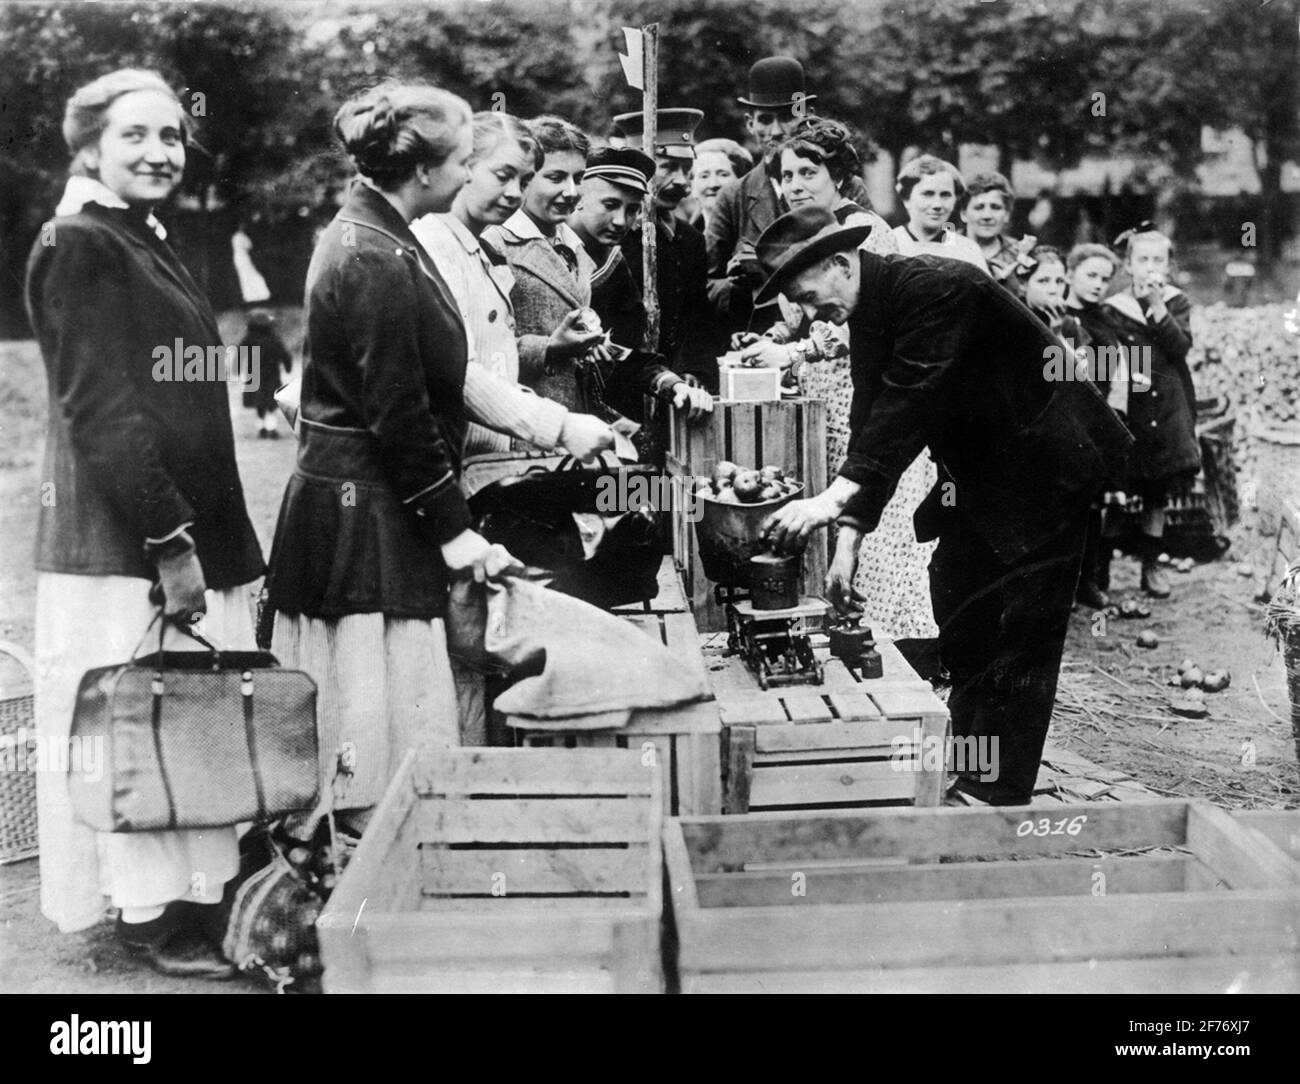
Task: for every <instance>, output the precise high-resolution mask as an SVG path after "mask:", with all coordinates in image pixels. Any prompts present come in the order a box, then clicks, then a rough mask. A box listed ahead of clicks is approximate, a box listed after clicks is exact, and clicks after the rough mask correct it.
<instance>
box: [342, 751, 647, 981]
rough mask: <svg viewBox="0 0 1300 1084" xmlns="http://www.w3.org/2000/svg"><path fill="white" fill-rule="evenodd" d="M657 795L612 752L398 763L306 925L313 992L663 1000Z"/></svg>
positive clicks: (415, 755)
mask: <svg viewBox="0 0 1300 1084" xmlns="http://www.w3.org/2000/svg"><path fill="white" fill-rule="evenodd" d="M661 787H662V773H661V772H660V771H659V769H658V768H657V767H649V768H648V767H646V765H645V764H644V762H643V760H642V758H641V757H640V756H638V755H637V754H636V753H632V752H622V751H619V750H594V749H593V750H582V751H577V752H572V753H568V752H566V753H560V752H548V751H546V750H533V749H528V750H525V749H468V748H467V749H450V750H449V749H421V750H417V751H414V752H412V753H411V754H410V755H409V756H408V757H407V758H406V760H405V761H404V762H403V764H402V768H401V770H400V771H399V772H398V774H397V776H396V778H395V779H394V780H393V783H392V785H391V786H390V787H389V789H388V791H387V793H386V794H385V796H384V799H383V801H382V802H381V803H380V804H379V806H378V807H377V808H376V811H375V814H374V816H373V818H372V820H371V822H370V824H369V825H368V826H367V828H366V832H365V836H364V838H363V839H362V841H361V845H360V846H359V847H358V849H357V852H356V855H355V856H354V857H353V859H352V861H351V862H350V863H349V864H348V867H347V869H346V870H345V871H344V873H343V876H342V877H341V878H340V879H339V883H338V887H337V888H336V889H335V891H334V894H333V896H332V897H331V898H330V901H329V904H328V905H327V906H326V908H325V910H324V913H323V914H322V915H321V917H320V920H319V921H318V923H317V929H318V930H319V933H320V942H321V959H322V962H323V964H324V967H325V975H324V980H323V982H324V988H325V991H326V992H327V993H369V992H376V993H378V992H385V993H425V992H440V993H455V992H463V993H471V992H489V991H490V992H497V991H520V992H525V991H527V992H547V993H559V992H588V991H593V992H594V991H606V992H608V991H619V992H657V991H660V990H662V988H663V968H662V960H661V956H660V920H661V917H662V910H663V903H662V896H663V892H662V877H663V866H662V851H661V849H660V842H659V841H660V832H661V828H662V824H663V813H662V809H663V803H662V798H661V796H660V790H661Z"/></svg>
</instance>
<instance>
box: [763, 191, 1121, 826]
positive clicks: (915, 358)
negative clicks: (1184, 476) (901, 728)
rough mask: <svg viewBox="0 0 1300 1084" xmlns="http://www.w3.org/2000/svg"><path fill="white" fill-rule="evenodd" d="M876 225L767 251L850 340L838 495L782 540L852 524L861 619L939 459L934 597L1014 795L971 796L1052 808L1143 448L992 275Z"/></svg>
mask: <svg viewBox="0 0 1300 1084" xmlns="http://www.w3.org/2000/svg"><path fill="white" fill-rule="evenodd" d="M870 231H871V227H870V226H841V225H839V223H838V222H837V221H836V219H835V216H834V215H833V214H832V213H831V212H830V211H827V210H824V209H822V208H817V207H805V208H800V209H799V210H795V211H791V212H790V213H789V214H787V215H784V216H782V217H781V218H779V219H777V221H776V222H774V223H773V224H772V225H771V226H769V227H768V228H767V229H766V230H765V231H764V232H763V234H762V235H761V236H760V237H759V239H758V245H757V254H758V258H759V260H760V261H761V263H762V265H763V267H764V269H765V270H767V271H768V272H769V278H768V280H767V282H765V283H764V285H763V286H762V287H761V288H760V290H759V291H758V293H757V295H756V297H757V299H758V300H759V301H765V300H768V299H769V298H773V297H775V296H777V294H783V295H784V296H785V297H786V299H787V300H788V301H790V302H791V303H793V304H795V305H797V306H798V307H799V308H801V309H802V310H803V312H804V314H805V315H806V316H807V317H808V318H809V319H810V320H828V321H830V322H831V323H836V324H845V325H847V326H848V328H849V331H850V335H849V350H850V355H849V356H850V374H851V378H852V381H853V405H852V408H851V412H850V424H851V428H852V433H853V436H852V438H851V440H850V443H849V451H848V455H847V457H846V458H845V461H844V464H843V465H842V466H841V467H840V468H839V472H838V475H837V477H836V478H835V480H834V481H833V482H831V484H830V485H829V486H828V487H827V488H826V489H825V490H824V491H823V492H822V493H819V494H817V495H816V496H813V497H811V498H809V499H807V500H800V501H793V502H791V503H790V504H787V505H785V506H784V507H783V508H781V509H779V510H778V511H777V512H775V513H774V514H773V515H772V516H771V517H769V519H768V521H767V522H766V524H765V525H764V532H765V534H766V536H767V538H768V539H769V541H771V542H772V543H773V544H774V545H775V546H777V547H785V548H796V547H798V546H800V545H802V544H804V543H806V542H807V540H808V539H809V537H810V536H811V534H812V533H813V532H814V531H816V530H818V529H820V528H822V527H826V526H828V525H830V524H831V523H837V524H838V525H839V535H838V538H837V542H836V551H835V558H834V560H833V561H832V563H831V568H830V571H829V572H828V574H827V577H826V590H827V595H828V597H829V598H830V600H831V601H832V602H833V603H834V604H835V605H836V607H837V608H838V609H841V610H843V609H847V608H848V606H849V599H850V592H851V585H852V583H853V577H854V573H855V571H856V565H857V554H858V549H859V547H860V545H861V540H862V536H863V534H864V533H866V532H869V531H873V530H875V528H876V525H877V524H878V522H879V520H880V515H881V512H882V511H883V509H884V507H885V504H886V503H887V502H888V501H889V499H890V497H891V496H892V495H893V493H894V489H895V486H896V485H897V483H898V479H899V477H900V476H901V475H902V473H903V471H904V470H905V469H906V468H907V466H908V465H909V464H910V463H911V462H912V460H913V459H915V458H916V456H917V455H918V454H919V453H920V452H921V451H922V449H924V448H926V447H927V446H928V448H929V449H930V453H931V455H932V456H933V458H934V459H935V461H936V462H937V464H938V468H939V469H938V482H937V483H936V485H935V487H934V489H933V490H932V491H931V492H930V494H929V495H928V496H927V497H926V498H925V499H924V500H923V501H922V502H921V503H920V505H919V506H918V507H917V510H916V513H915V516H914V520H915V525H916V535H917V539H918V540H920V541H929V540H931V539H934V538H938V540H939V545H938V548H937V549H936V550H935V553H934V557H933V558H932V559H931V562H930V596H931V600H932V602H933V605H934V617H935V621H936V622H937V623H938V626H939V655H940V658H941V660H942V661H943V664H944V665H945V666H946V667H947V668H948V670H949V672H950V673H951V674H952V680H953V687H952V695H951V697H950V698H949V701H948V706H949V710H950V711H951V713H952V732H953V735H954V736H955V737H959V738H970V737H973V738H976V739H977V740H978V741H980V742H981V743H983V744H984V745H986V746H987V747H988V753H989V755H991V756H995V757H996V760H995V761H994V764H995V765H996V769H997V772H996V779H989V778H987V777H986V776H983V775H971V774H967V773H959V774H958V775H957V777H956V785H957V786H959V787H960V788H961V789H962V790H964V791H966V792H967V793H969V794H972V795H974V796H975V797H978V798H980V799H983V800H985V801H988V802H990V803H992V804H994V805H1019V804H1023V803H1026V802H1028V801H1029V800H1030V798H1031V797H1032V795H1033V790H1034V784H1035V780H1036V778H1037V774H1038V766H1039V761H1040V758H1041V756H1042V751H1043V743H1044V741H1045V739H1046V737H1047V730H1048V726H1049V723H1050V721H1051V717H1052V706H1053V703H1054V700H1055V695H1056V684H1057V677H1058V674H1059V670H1060V665H1061V654H1062V650H1063V648H1064V644H1065V634H1066V631H1067V629H1068V627H1069V622H1070V609H1071V604H1072V603H1073V601H1074V592H1075V585H1076V583H1077V582H1078V579H1079V565H1080V559H1081V556H1082V553H1083V545H1084V534H1085V524H1086V519H1087V515H1088V504H1089V501H1090V500H1091V499H1092V497H1093V496H1094V495H1095V494H1096V492H1097V491H1098V490H1099V489H1100V488H1101V486H1102V484H1103V483H1104V482H1105V480H1106V478H1107V477H1108V476H1109V474H1110V472H1111V471H1112V470H1113V469H1114V467H1115V465H1116V463H1117V462H1118V461H1119V460H1121V458H1122V456H1123V455H1124V454H1125V453H1126V452H1127V449H1128V447H1129V446H1130V445H1131V444H1132V442H1133V441H1132V437H1130V436H1129V435H1128V432H1127V430H1126V429H1125V428H1124V427H1123V425H1122V424H1121V423H1120V421H1119V419H1118V418H1117V417H1116V416H1115V414H1114V412H1113V411H1111V409H1110V408H1109V407H1108V406H1107V405H1106V400H1105V399H1104V398H1103V397H1102V396H1101V394H1100V393H1099V392H1098V391H1097V389H1096V387H1095V386H1094V385H1093V384H1092V383H1091V382H1089V381H1051V380H1047V379H1044V377H1043V359H1044V357H1046V356H1048V354H1049V352H1050V351H1052V350H1054V349H1058V346H1057V340H1056V338H1055V336H1054V335H1053V334H1052V332H1051V331H1049V330H1048V328H1047V325H1046V324H1043V323H1042V322H1041V321H1040V320H1038V318H1037V317H1035V316H1034V315H1033V313H1031V312H1030V311H1029V310H1028V309H1027V308H1025V306H1024V305H1022V304H1021V303H1020V302H1019V301H1018V300H1016V299H1015V298H1014V297H1012V296H1011V295H1010V294H1009V293H1007V292H1006V291H1005V290H1004V289H1002V288H1001V287H1000V286H998V285H997V283H995V282H994V281H993V279H992V278H990V277H989V276H988V275H987V274H985V273H984V272H983V271H982V270H980V269H978V268H976V267H974V266H972V265H970V264H967V263H961V262H958V261H956V260H949V259H946V258H943V257H940V256H930V255H920V256H897V255H890V256H880V255H877V254H876V253H873V252H867V251H863V250H862V249H860V248H859V247H858V246H860V245H861V243H862V242H863V241H864V240H865V239H866V236H867V234H868V233H870Z"/></svg>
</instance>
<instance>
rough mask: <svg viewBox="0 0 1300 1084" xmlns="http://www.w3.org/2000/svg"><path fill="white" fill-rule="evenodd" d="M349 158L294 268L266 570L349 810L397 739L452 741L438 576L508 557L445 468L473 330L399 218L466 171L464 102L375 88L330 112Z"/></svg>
mask: <svg viewBox="0 0 1300 1084" xmlns="http://www.w3.org/2000/svg"><path fill="white" fill-rule="evenodd" d="M334 130H335V133H336V134H337V135H338V137H339V140H340V141H341V142H342V143H343V145H344V147H345V148H346V149H347V151H348V153H349V155H351V157H352V160H353V162H354V163H355V165H356V167H357V170H358V173H359V174H360V175H359V176H358V177H357V178H356V179H355V180H354V181H353V183H352V187H351V188H350V190H349V191H348V194H347V197H346V199H345V201H344V204H343V207H342V209H341V210H340V211H339V213H338V214H337V215H336V216H335V218H334V220H333V221H332V222H331V223H330V225H329V226H328V227H326V229H325V231H324V232H323V234H322V235H321V238H320V241H319V243H318V244H317V247H316V251H315V253H314V255H313V257H312V261H311V266H310V267H309V269H308V272H307V290H306V317H305V319H306V329H307V331H306V341H305V343H304V347H303V355H304V360H303V369H302V399H301V407H300V414H299V445H298V464H297V468H296V469H295V471H294V474H293V477H292V478H291V479H290V481H289V484H288V487H287V489H286V491H285V496H284V502H283V504H282V506H281V508H280V518H279V523H278V524H277V526H276V533H275V542H274V545H273V546H272V551H271V561H270V564H271V568H270V572H269V574H268V604H269V605H270V606H271V608H272V609H273V610H274V611H275V628H274V633H273V636H272V643H271V646H272V650H273V651H274V652H275V654H276V656H277V657H278V658H279V659H280V660H281V662H282V663H283V664H284V665H285V666H290V667H296V668H298V669H302V670H305V671H306V672H307V673H308V674H310V675H311V676H312V677H313V678H315V680H316V682H317V684H318V686H319V697H318V701H317V703H318V712H319V733H320V756H321V765H320V768H321V773H322V779H323V784H324V785H325V786H330V785H331V782H332V780H333V777H334V766H335V763H336V759H337V758H338V755H339V753H340V752H344V751H346V752H348V753H349V754H350V755H349V756H347V757H346V758H345V759H346V761H347V763H348V766H349V768H350V770H351V774H350V775H349V776H348V777H347V778H346V780H345V783H346V787H345V789H343V791H342V794H341V796H340V797H339V798H338V803H337V804H338V808H339V810H340V811H344V812H346V813H349V814H350V815H349V816H348V819H349V820H350V821H351V822H352V824H353V826H354V827H359V826H362V825H363V824H364V822H365V820H366V819H367V817H368V813H369V810H370V809H371V808H372V807H373V806H374V805H375V804H376V803H377V802H378V801H379V799H380V797H381V796H382V795H383V793H384V790H385V788H386V787H387V785H388V782H389V780H390V779H391V778H392V776H393V774H394V773H395V772H396V770H397V768H398V766H399V764H400V763H401V759H402V757H403V756H404V755H405V753H406V752H407V750H409V749H410V748H412V747H413V746H415V745H416V744H424V743H434V744H441V745H444V746H454V745H459V744H460V733H459V723H458V712H457V700H456V687H455V682H454V680H453V676H452V670H451V663H450V659H449V656H448V643H447V627H446V622H445V617H446V615H447V600H448V588H449V585H450V584H452V583H453V582H454V581H456V580H458V579H459V580H465V579H471V578H472V579H473V580H475V581H477V582H479V583H482V582H484V581H485V580H486V579H488V578H491V577H495V576H498V575H500V574H501V573H503V572H504V571H506V570H507V569H510V568H512V567H517V562H516V561H515V560H514V558H513V557H511V555H510V554H509V553H508V552H507V551H506V550H505V549H504V548H503V547H501V546H497V545H490V544H489V543H488V542H487V541H486V540H485V539H484V538H483V537H482V536H481V535H479V534H477V533H476V532H475V531H473V530H471V529H470V524H471V518H470V511H469V508H468V506H467V504H466V502H465V498H464V496H463V495H462V493H461V489H460V485H459V474H460V464H461V454H462V447H463V443H464V440H465V430H466V424H467V411H466V403H465V385H466V366H467V361H468V343H467V338H466V333H465V326H464V323H463V322H462V320H461V316H460V311H459V308H458V306H457V304H456V301H455V298H454V296H453V294H452V292H451V290H450V289H449V288H448V286H447V284H446V282H445V280H444V279H443V277H442V275H441V274H440V273H439V271H438V270H437V268H436V267H435V266H434V265H433V263H432V261H431V260H430V259H429V256H428V254H427V253H426V252H425V251H424V249H423V248H422V247H421V245H420V243H419V242H418V241H417V240H416V238H415V236H414V235H413V234H412V233H411V230H410V226H409V223H410V222H411V221H413V220H414V219H416V218H419V217H420V216H421V215H426V214H438V213H442V212H445V211H447V210H448V209H449V208H450V207H451V205H452V201H453V200H454V199H455V197H456V194H457V192H459V191H460V189H461V187H462V186H463V185H464V184H465V181H466V179H467V169H466V164H467V162H468V160H469V158H470V154H471V150H472V131H471V123H470V109H469V106H468V105H467V104H466V103H465V102H464V101H462V100H461V99H460V98H458V97H456V96H455V95H454V94H450V93H448V92H447V91H444V90H439V89H438V88H436V87H432V86H425V85H399V84H387V85H381V86H379V87H376V88H375V89H373V90H370V91H366V92H364V93H362V94H360V95H358V96H356V97H354V98H352V99H351V100H349V101H348V102H346V103H345V104H344V105H343V106H342V108H340V109H339V111H338V114H337V115H336V116H335V118H334Z"/></svg>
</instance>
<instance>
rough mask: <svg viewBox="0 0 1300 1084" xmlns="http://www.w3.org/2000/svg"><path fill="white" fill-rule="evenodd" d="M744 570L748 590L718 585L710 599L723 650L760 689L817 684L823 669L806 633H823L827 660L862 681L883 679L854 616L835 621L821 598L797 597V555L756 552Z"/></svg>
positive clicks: (800, 564)
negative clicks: (720, 616) (720, 612)
mask: <svg viewBox="0 0 1300 1084" xmlns="http://www.w3.org/2000/svg"><path fill="white" fill-rule="evenodd" d="M748 567H749V581H750V585H749V587H748V588H745V587H740V586H736V585H732V584H725V583H719V584H717V585H716V586H715V587H714V597H715V598H716V599H717V601H718V603H719V604H720V605H722V606H723V607H725V609H726V614H727V648H728V650H729V651H730V652H731V653H732V654H734V655H739V656H740V657H741V658H743V659H744V660H745V664H746V666H748V667H749V670H750V672H751V673H752V674H753V675H754V677H755V679H756V680H757V681H758V687H759V688H760V689H764V690H766V689H769V688H773V687H780V686H785V685H820V684H822V682H823V680H824V679H825V674H824V668H823V666H822V664H821V663H820V662H819V661H818V660H817V658H816V656H815V655H814V654H813V647H812V635H813V634H814V633H818V632H822V631H823V630H824V631H826V632H827V634H828V639H829V641H830V652H831V655H832V657H834V658H838V659H841V660H842V661H843V662H844V664H845V665H846V666H848V667H849V668H850V669H853V670H858V671H859V672H860V675H861V677H862V678H864V679H866V678H878V677H881V676H883V666H882V661H881V658H880V653H879V652H878V651H877V650H876V645H875V641H874V639H873V638H872V634H871V630H870V629H869V628H867V627H866V626H865V625H862V624H861V623H860V617H861V615H860V614H855V615H849V616H848V617H843V618H841V617H836V616H833V615H832V612H831V606H830V604H829V603H828V602H826V601H825V600H824V599H820V598H810V597H808V596H802V597H801V596H800V595H799V583H800V580H801V579H802V578H803V562H802V560H801V558H800V557H799V556H798V555H794V556H777V555H775V554H770V553H761V554H758V555H757V556H755V557H752V558H750V560H749V563H748Z"/></svg>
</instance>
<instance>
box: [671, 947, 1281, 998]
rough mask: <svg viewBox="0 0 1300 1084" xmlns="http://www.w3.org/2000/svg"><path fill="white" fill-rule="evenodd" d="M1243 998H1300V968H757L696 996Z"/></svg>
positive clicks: (711, 977) (687, 987)
mask: <svg viewBox="0 0 1300 1084" xmlns="http://www.w3.org/2000/svg"><path fill="white" fill-rule="evenodd" d="M1228 989H1232V990H1234V991H1236V992H1238V993H1243V994H1294V993H1300V964H1298V963H1297V962H1296V961H1294V960H1291V959H1286V958H1283V959H1278V958H1277V957H1274V956H1238V955H1233V956H1214V957H1202V956H1196V957H1177V958H1173V959H1150V958H1147V959H1142V960H1089V961H1087V962H1084V963H1056V964H1010V965H1004V966H998V965H994V964H986V965H984V966H982V967H923V968H889V969H884V968H877V969H874V970H869V971H867V970H863V971H848V970H836V971H807V970H797V971H796V970H789V971H752V972H743V973H740V972H725V973H722V974H706V975H691V976H689V977H687V978H685V979H684V980H683V982H682V992H683V993H688V994H756V993H772V994H832V993H861V994H867V993H871V994H922V993H930V994H933V993H936V992H939V991H941V992H943V993H945V994H1168V993H1170V992H1171V991H1177V992H1181V993H1188V992H1196V993H1211V992H1213V993H1222V992H1223V991H1225V990H1228Z"/></svg>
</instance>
